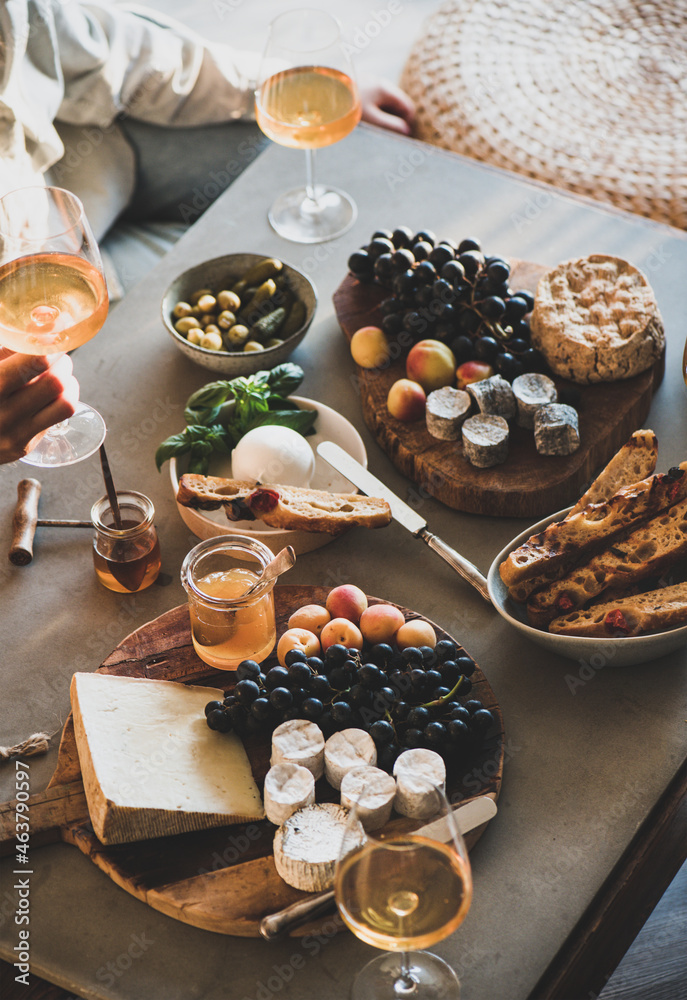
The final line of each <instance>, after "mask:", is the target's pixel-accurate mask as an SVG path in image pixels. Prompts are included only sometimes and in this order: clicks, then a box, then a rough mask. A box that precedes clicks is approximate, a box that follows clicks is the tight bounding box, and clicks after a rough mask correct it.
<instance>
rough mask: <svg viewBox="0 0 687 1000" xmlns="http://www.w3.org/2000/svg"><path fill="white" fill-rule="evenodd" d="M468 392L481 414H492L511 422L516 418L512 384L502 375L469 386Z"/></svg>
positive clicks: (483, 379)
mask: <svg viewBox="0 0 687 1000" xmlns="http://www.w3.org/2000/svg"><path fill="white" fill-rule="evenodd" d="M468 392H469V394H470V395H471V396H472V398H473V399H474V401H475V403H476V404H477V409H478V410H479V412H480V413H485V414H491V415H493V416H495V417H503V418H504V420H510V418H511V417H514V416H515V409H516V406H515V396H514V395H513V390H512V389H511V386H510V382H507V381H506V380H505V378H503V376H502V375H492V376H491V378H482V379H480V380H479V381H478V382H471V383H470V385H468Z"/></svg>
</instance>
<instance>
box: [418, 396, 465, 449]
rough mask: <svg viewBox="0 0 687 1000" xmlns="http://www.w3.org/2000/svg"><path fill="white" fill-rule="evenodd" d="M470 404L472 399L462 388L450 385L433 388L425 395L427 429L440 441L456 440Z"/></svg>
mask: <svg viewBox="0 0 687 1000" xmlns="http://www.w3.org/2000/svg"><path fill="white" fill-rule="evenodd" d="M471 406H472V400H471V399H470V397H469V396H468V394H467V392H464V391H463V390H462V389H453V388H451V386H450V385H446V386H444V387H443V389H435V390H434V392H430V394H429V396H428V397H427V405H426V408H425V416H426V420H427V430H428V431H429V433H430V434H431V435H432V437H435V438H438V439H439V440H440V441H457V439H458V438H459V437H460V428H461V424H462V423H463V421H464V420H465V419H466V418H467V415H468V413H469V412H470V407H471Z"/></svg>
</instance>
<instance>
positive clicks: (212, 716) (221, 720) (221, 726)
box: [207, 708, 232, 733]
mask: <svg viewBox="0 0 687 1000" xmlns="http://www.w3.org/2000/svg"><path fill="white" fill-rule="evenodd" d="M207 723H208V726H209V727H210V729H213V730H214V731H215V732H216V733H228V732H229V730H230V729H231V728H232V726H231V717H230V716H229V715H228V713H227V712H225V711H223V710H222V709H219V708H213V710H212V711H211V712H210V713H209V714H208V716H207Z"/></svg>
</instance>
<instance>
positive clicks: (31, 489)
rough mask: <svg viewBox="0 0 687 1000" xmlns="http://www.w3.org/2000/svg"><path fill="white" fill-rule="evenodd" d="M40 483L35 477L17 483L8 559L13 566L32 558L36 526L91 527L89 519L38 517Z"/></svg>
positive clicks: (22, 563) (25, 563) (26, 562)
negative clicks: (73, 519) (74, 519)
mask: <svg viewBox="0 0 687 1000" xmlns="http://www.w3.org/2000/svg"><path fill="white" fill-rule="evenodd" d="M40 495H41V484H40V483H39V482H38V480H37V479H22V480H21V481H20V482H19V484H18V485H17V506H16V507H15V509H14V517H13V519H12V542H11V545H10V550H9V560H10V562H11V563H14V565H15V566H28V564H29V563H30V562H31V560H32V559H33V539H34V535H35V534H36V528H37V527H44V528H92V527H93V525H92V524H91V522H90V521H64V520H62V521H61V520H50V519H48V518H39V517H38V499H39V497H40Z"/></svg>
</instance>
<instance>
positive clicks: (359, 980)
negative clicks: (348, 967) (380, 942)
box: [351, 951, 460, 1000]
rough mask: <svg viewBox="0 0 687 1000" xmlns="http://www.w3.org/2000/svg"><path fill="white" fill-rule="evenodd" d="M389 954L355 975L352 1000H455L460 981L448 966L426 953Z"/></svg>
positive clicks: (370, 963) (457, 996)
mask: <svg viewBox="0 0 687 1000" xmlns="http://www.w3.org/2000/svg"><path fill="white" fill-rule="evenodd" d="M405 958H406V962H407V964H404V961H403V955H402V954H400V953H399V952H389V953H388V954H385V955H380V956H379V958H373V959H372V961H371V962H368V963H367V965H366V966H365V967H364V968H363V969H361V971H360V972H359V973H358V975H357V977H356V979H355V982H354V983H353V987H352V989H351V1000H458V998H459V997H460V982H459V980H458V976H457V975H456V974H455V972H454V971H453V969H452V968H451V966H450V965H448V964H447V963H446V962H444V960H443V959H442V958H438V957H437V956H436V955H432V954H431V953H430V952H428V951H409V952H406V955H405Z"/></svg>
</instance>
